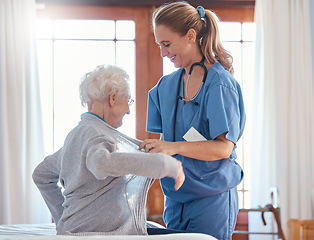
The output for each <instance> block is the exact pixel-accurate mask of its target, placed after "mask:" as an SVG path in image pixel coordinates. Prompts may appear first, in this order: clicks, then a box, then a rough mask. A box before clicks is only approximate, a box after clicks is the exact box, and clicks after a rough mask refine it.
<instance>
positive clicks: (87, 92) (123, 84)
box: [80, 65, 130, 107]
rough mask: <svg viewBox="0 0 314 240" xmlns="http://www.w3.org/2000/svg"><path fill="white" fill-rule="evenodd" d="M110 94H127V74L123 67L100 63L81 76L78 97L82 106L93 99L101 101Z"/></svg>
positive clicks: (119, 95)
mask: <svg viewBox="0 0 314 240" xmlns="http://www.w3.org/2000/svg"><path fill="white" fill-rule="evenodd" d="M111 94H115V95H116V96H117V97H122V96H129V95H130V86H129V75H128V74H127V73H126V71H125V70H124V69H122V68H121V67H118V66H113V65H100V66H97V67H96V68H95V69H94V70H93V71H91V72H88V73H86V74H85V75H84V76H83V77H82V81H81V85H80V98H81V104H82V106H83V107H85V106H86V104H87V105H89V104H91V103H92V102H93V101H95V100H96V101H99V102H102V101H104V100H105V99H108V98H109V96H110V95H111Z"/></svg>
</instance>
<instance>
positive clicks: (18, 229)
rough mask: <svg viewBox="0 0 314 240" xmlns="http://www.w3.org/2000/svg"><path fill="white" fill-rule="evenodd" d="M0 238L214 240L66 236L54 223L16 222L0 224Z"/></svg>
mask: <svg viewBox="0 0 314 240" xmlns="http://www.w3.org/2000/svg"><path fill="white" fill-rule="evenodd" d="M0 239H1V240H3V239H34V240H36V239H38V240H39V239H43V240H72V239H82V240H109V239H110V240H111V239H112V240H136V239H139V240H181V239H182V240H193V239H197V240H216V238H214V237H212V236H209V235H206V234H201V233H174V234H166V235H111V236H108V235H91V236H66V235H56V230H55V225H54V224H53V223H49V224H17V225H0Z"/></svg>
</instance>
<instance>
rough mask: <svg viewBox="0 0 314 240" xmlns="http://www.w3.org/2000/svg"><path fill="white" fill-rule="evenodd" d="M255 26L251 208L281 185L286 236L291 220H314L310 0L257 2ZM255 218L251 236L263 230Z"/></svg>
mask: <svg viewBox="0 0 314 240" xmlns="http://www.w3.org/2000/svg"><path fill="white" fill-rule="evenodd" d="M255 22H256V28H257V32H256V33H257V36H256V71H255V74H256V76H255V79H254V85H255V88H254V94H253V95H254V104H253V106H254V109H253V113H254V114H253V116H254V119H253V121H252V122H253V128H252V129H254V131H252V132H253V134H252V142H253V144H252V145H253V153H252V165H251V176H252V179H251V184H252V191H251V193H252V195H251V203H252V207H257V206H259V205H261V206H264V205H266V204H268V203H270V201H271V199H270V188H271V187H272V186H277V187H278V189H279V196H280V202H279V205H280V208H281V222H282V226H283V229H284V232H285V235H286V237H287V234H288V232H287V221H288V219H289V218H298V219H310V218H313V217H314V213H313V206H312V201H313V199H312V198H313V195H312V192H313V190H314V98H313V79H312V57H311V35H310V19H309V3H308V0H275V1H274V0H256V6H255ZM252 215H253V214H251V215H250V220H249V222H250V231H259V230H260V229H258V228H260V225H259V224H258V223H257V221H259V222H261V218H260V215H258V219H256V216H252ZM268 230H269V229H268ZM250 239H271V238H266V237H265V236H254V237H253V236H252V238H250Z"/></svg>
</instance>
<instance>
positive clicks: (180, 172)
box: [174, 160, 185, 191]
mask: <svg viewBox="0 0 314 240" xmlns="http://www.w3.org/2000/svg"><path fill="white" fill-rule="evenodd" d="M177 164H178V176H177V178H176V180H175V185H174V189H175V190H176V191H177V190H178V189H179V188H180V187H181V186H182V185H183V183H184V180H185V174H184V171H183V167H182V163H181V162H180V161H179V160H177Z"/></svg>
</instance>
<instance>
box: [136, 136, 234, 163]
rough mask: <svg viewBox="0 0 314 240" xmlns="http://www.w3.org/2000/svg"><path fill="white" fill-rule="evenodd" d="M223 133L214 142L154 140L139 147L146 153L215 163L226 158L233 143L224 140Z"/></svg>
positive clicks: (147, 140) (146, 141)
mask: <svg viewBox="0 0 314 240" xmlns="http://www.w3.org/2000/svg"><path fill="white" fill-rule="evenodd" d="M225 135H226V134H225V133H223V134H221V135H219V136H218V137H216V138H215V139H214V140H207V141H198V142H165V141H162V140H156V139H146V140H144V141H143V142H142V144H141V145H140V149H142V148H145V151H146V152H150V153H154V152H162V153H165V154H168V155H175V154H180V155H183V156H186V157H190V158H195V159H199V160H203V161H216V160H220V159H224V158H228V157H229V156H230V155H231V152H232V150H233V147H234V143H233V142H231V141H229V140H228V139H226V137H225Z"/></svg>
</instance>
